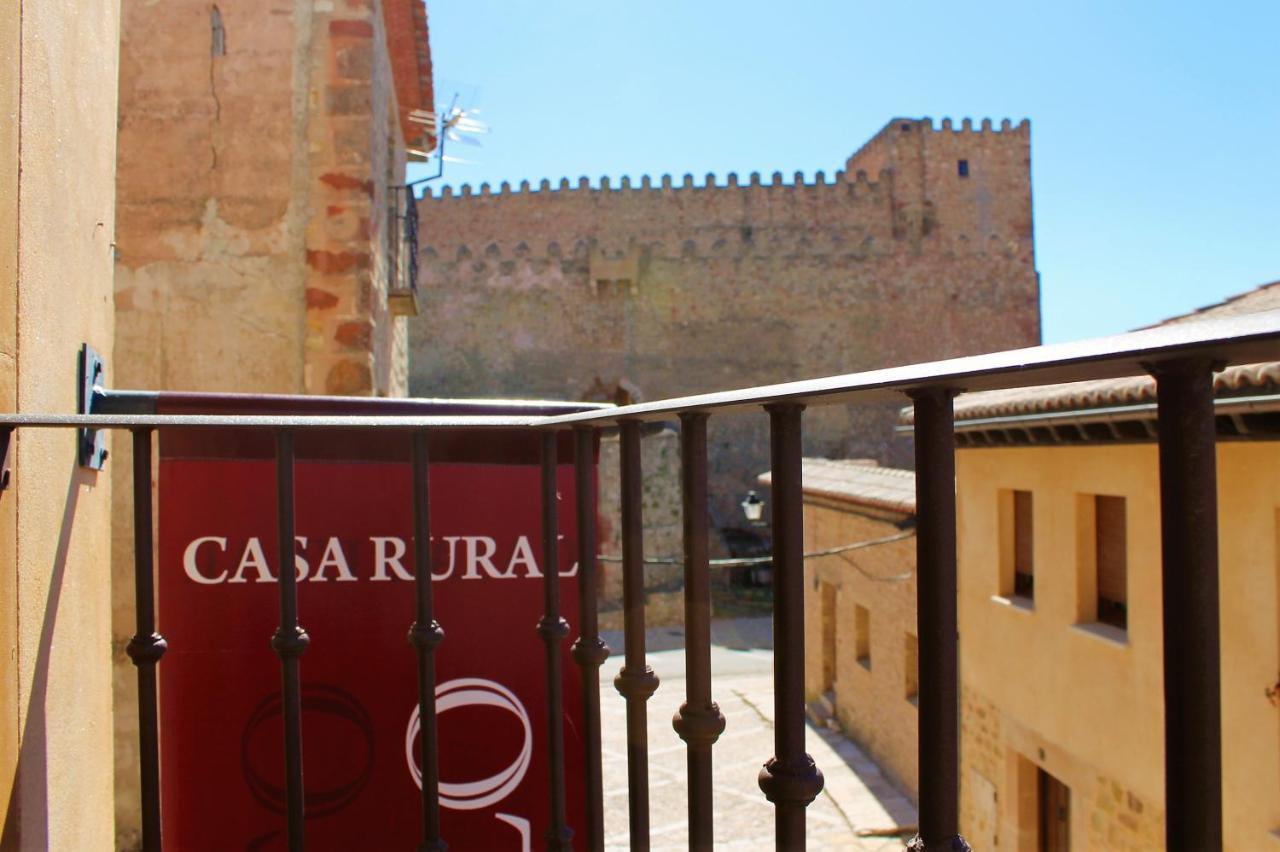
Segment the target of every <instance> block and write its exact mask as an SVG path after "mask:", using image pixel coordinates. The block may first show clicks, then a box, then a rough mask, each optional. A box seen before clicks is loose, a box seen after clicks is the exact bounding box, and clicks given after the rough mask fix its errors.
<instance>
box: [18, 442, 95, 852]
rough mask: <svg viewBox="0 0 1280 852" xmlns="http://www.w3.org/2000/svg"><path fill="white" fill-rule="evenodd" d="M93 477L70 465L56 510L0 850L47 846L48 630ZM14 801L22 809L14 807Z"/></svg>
mask: <svg viewBox="0 0 1280 852" xmlns="http://www.w3.org/2000/svg"><path fill="white" fill-rule="evenodd" d="M97 479H98V473H97V472H96V471H92V470H87V469H85V468H81V467H80V465H79V464H77V463H75V462H72V466H71V474H70V476H69V477H68V482H67V495H66V498H65V501H64V504H63V506H64V507H63V510H62V526H61V528H60V529H59V531H58V547H57V549H56V550H55V551H54V556H53V564H52V565H51V566H50V569H49V594H48V597H47V598H46V599H45V606H44V620H43V621H42V622H41V624H42V627H41V628H40V643H39V646H38V647H37V648H36V659H35V669H34V671H33V673H32V678H31V697H30V698H29V700H28V702H27V712H26V725H25V727H24V728H23V730H22V740H21V743H22V745H21V748H20V751H19V753H18V766H17V769H16V772H15V778H14V784H13V788H12V790H13V792H12V793H11V794H10V797H9V806H8V808H7V809H6V811H5V817H4V831H3V833H2V834H0V849H18V848H23V849H43V848H46V847H47V846H48V845H49V800H48V790H49V784H48V781H49V778H48V772H49V770H48V753H47V748H46V746H47V744H48V736H49V729H48V720H47V719H46V717H45V711H46V705H45V702H46V699H47V697H48V691H49V662H50V660H49V658H50V654H51V652H52V650H53V630H54V627H55V625H56V624H57V616H58V608H59V604H60V602H61V600H62V583H63V579H64V577H65V575H66V569H67V551H68V549H69V548H70V547H71V533H72V529H73V527H74V526H75V519H76V507H77V505H78V504H79V501H80V486H82V485H86V486H93V485H95V484H96V483H97ZM24 793H25V794H26V795H25V796H24ZM20 803H21V804H23V805H25V807H20Z"/></svg>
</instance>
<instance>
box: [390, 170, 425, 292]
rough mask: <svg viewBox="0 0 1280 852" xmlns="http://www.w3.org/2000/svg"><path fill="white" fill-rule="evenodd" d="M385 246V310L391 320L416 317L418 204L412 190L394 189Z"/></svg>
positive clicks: (410, 187) (405, 187)
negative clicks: (386, 309) (393, 318)
mask: <svg viewBox="0 0 1280 852" xmlns="http://www.w3.org/2000/svg"><path fill="white" fill-rule="evenodd" d="M394 190H395V191H394V195H393V197H394V202H393V204H392V205H391V209H390V210H389V211H388V216H389V218H390V220H391V223H392V225H391V230H390V239H389V240H388V246H387V279H388V283H387V307H388V309H389V310H390V311H391V314H392V315H393V316H411V317H415V316H417V315H418V202H417V200H416V199H415V198H414V195H413V186H412V185H409V186H397V187H394Z"/></svg>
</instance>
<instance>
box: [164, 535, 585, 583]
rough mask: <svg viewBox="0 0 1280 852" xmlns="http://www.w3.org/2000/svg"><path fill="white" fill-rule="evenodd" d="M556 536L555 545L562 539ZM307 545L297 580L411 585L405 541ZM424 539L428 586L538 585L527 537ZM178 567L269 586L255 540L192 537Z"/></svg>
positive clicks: (298, 555) (301, 544) (202, 579)
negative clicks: (429, 555)
mask: <svg viewBox="0 0 1280 852" xmlns="http://www.w3.org/2000/svg"><path fill="white" fill-rule="evenodd" d="M559 539H560V540H562V541H563V540H564V536H563V535H561V536H559ZM312 540H313V539H309V538H308V537H307V536H303V535H300V536H297V537H296V539H295V544H296V546H295V548H294V557H293V564H294V576H295V577H296V578H297V580H298V582H304V581H310V582H313V583H327V582H330V581H334V582H338V583H354V582H356V581H357V580H361V579H367V580H370V581H373V582H390V581H392V580H400V581H403V582H408V583H411V582H413V562H412V554H410V553H409V548H410V545H411V544H412V540H409V541H406V540H405V539H403V538H399V537H397V536H370V537H369V538H367V539H363V540H361V539H355V540H353V539H346V540H345V543H344V540H343V539H340V538H338V537H337V536H328V537H326V538H323V539H321V538H318V537H317V538H315V539H314V541H315V550H311V549H310V547H311V542H312ZM321 541H323V542H324V545H323V547H322V546H321V544H320V542H321ZM431 541H432V542H435V543H436V544H435V547H433V551H434V552H433V559H432V566H431V579H432V580H435V581H441V580H447V579H449V578H451V577H455V576H456V577H457V579H459V580H484V579H493V580H521V579H527V580H539V579H542V576H543V575H542V569H541V567H540V566H539V565H538V555H537V551H536V550H535V545H534V543H533V542H532V541H531V540H530V538H529V536H527V535H521V536H516V537H515V538H514V539H513V540H512V541H511V543H510V545H506V544H505V543H501V544H500V543H499V541H498V540H497V539H495V538H494V537H493V536H487V535H448V536H441V537H439V538H436V537H435V536H432V538H431ZM508 547H509V549H507V548H508ZM316 551H319V558H318V560H317V558H316ZM182 570H183V573H185V574H186V575H187V578H188V579H189V580H191V582H193V583H198V584H199V585H202V586H217V585H222V584H224V583H249V582H254V583H274V582H276V575H275V573H274V570H273V561H272V560H270V559H268V557H267V553H266V549H265V548H264V547H263V545H262V539H260V538H259V537H257V536H251V537H249V538H247V539H243V540H236V539H231V538H228V537H227V536H218V535H206V536H199V537H197V538H194V539H192V540H191V541H190V542H188V544H187V546H186V548H185V549H184V550H183V552H182ZM577 574H578V563H577V562H574V563H572V564H571V565H570V566H569V567H568V568H567V569H566V570H562V571H561V572H560V576H561V577H576V576H577Z"/></svg>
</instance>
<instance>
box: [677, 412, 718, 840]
mask: <svg viewBox="0 0 1280 852" xmlns="http://www.w3.org/2000/svg"><path fill="white" fill-rule="evenodd" d="M680 492H681V502H682V504H683V512H682V514H683V520H684V624H685V644H684V660H685V663H684V666H685V702H684V704H682V705H681V706H680V709H679V711H677V712H676V714H675V718H673V719H672V720H671V723H672V726H673V727H674V728H675V729H676V733H678V734H679V735H680V738H681V739H682V740H684V741H685V743H686V744H687V745H688V779H689V848H690V849H692V850H707V852H709V850H711V849H712V848H713V846H714V837H715V832H714V819H713V816H712V803H713V797H712V793H711V789H712V786H711V766H712V764H711V747H712V745H713V744H714V743H715V741H716V740H717V739H719V737H720V734H721V733H723V732H724V715H723V714H721V712H720V706H719V705H718V704H716V703H715V702H714V701H712V700H711V578H710V575H709V571H710V566H709V563H708V561H707V560H708V549H707V530H708V529H709V526H710V524H709V522H708V519H707V415H706V414H703V413H701V412H694V413H690V414H682V415H680Z"/></svg>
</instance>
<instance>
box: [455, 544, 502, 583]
mask: <svg viewBox="0 0 1280 852" xmlns="http://www.w3.org/2000/svg"><path fill="white" fill-rule="evenodd" d="M463 541H465V542H466V543H467V568H466V573H464V574H463V575H462V576H463V578H465V579H467V580H478V579H480V574H479V571H478V569H481V568H483V569H484V572H485V573H486V574H488V575H489V576H490V577H498V578H506V577H508V576H509V575H508V574H499V573H498V569H497V566H495V565H494V564H493V554H494V552H495V551H496V550H497V549H498V543H497V542H496V541H494V540H493V539H491V538H489V536H487V535H468V536H463Z"/></svg>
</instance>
